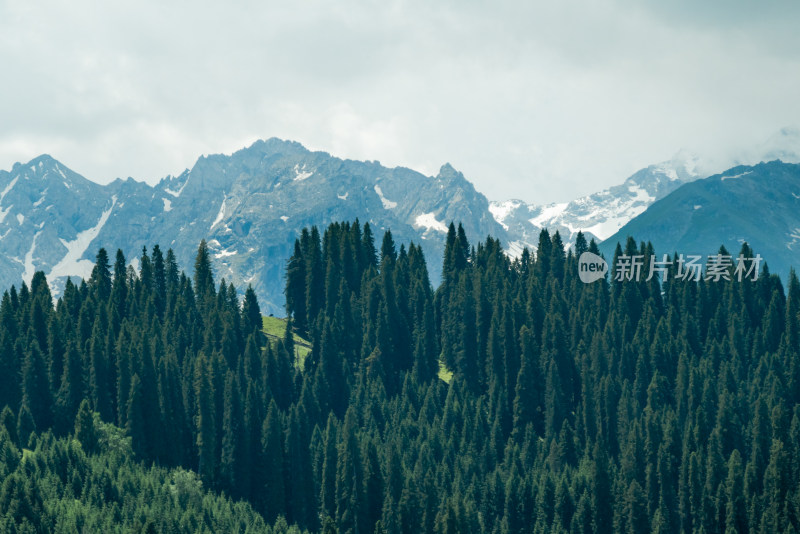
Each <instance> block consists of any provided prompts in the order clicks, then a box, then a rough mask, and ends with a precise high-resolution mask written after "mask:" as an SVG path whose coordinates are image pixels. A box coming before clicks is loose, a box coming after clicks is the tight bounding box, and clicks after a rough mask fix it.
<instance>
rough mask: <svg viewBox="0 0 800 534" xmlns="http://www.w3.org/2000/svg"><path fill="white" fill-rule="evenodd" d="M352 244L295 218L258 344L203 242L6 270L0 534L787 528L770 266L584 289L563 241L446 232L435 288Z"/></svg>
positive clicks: (350, 230) (792, 365)
mask: <svg viewBox="0 0 800 534" xmlns="http://www.w3.org/2000/svg"><path fill="white" fill-rule="evenodd" d="M375 239H376V238H375V236H374V235H373V232H372V229H371V228H370V226H369V225H366V224H365V225H363V226H362V225H361V224H359V222H358V221H355V222H353V223H336V224H333V225H331V226H329V227H328V228H326V229H324V231H323V234H322V235H320V233H319V230H318V229H317V228H315V227H314V228H310V229H307V230H304V231H303V232H302V235H301V236H300V238H299V239H298V240H297V241H296V243H295V247H294V253H293V255H292V256H291V258H289V259H288V263H287V265H286V271H285V272H286V302H287V321H286V330H285V333H284V334H283V336H278V338H275V337H274V336H273V337H268V336H266V335H265V334H264V332H263V328H262V315H261V311H260V309H259V305H258V302H257V299H256V297H255V293H254V292H253V290H252V289H251V288H247V289H246V290H245V291H243V293H242V294H243V297H240V293H239V292H238V291H237V288H235V287H233V286H232V285H230V284H228V283H226V282H225V280H219V281H217V280H215V277H214V273H213V270H212V266H211V259H210V253H209V251H208V249H207V247H206V244H205V242H203V243H201V244H200V246H199V248H198V251H197V256H196V260H195V264H194V266H193V272H192V274H191V276H188V275H186V274H184V273H183V272H180V270H179V268H178V266H177V263H176V260H175V256H174V254H173V253H172V251H167V252H166V254H164V253H163V252H162V250H161V249H160V248H159V247H158V246H153V247H152V249H151V250H149V251H148V250H146V249H145V250H143V251H142V254H141V256H140V258H138V260H139V269H138V270H134V269H133V268H132V267H130V266H129V265H128V263H127V260H126V258H125V257H124V256H123V254H122V253H121V252H117V254H116V257H115V259H114V261H113V264H112V260H111V258H110V257H109V256H108V253H107V251H106V250H104V249H101V250H100V251H99V252H98V253H97V256H96V265H95V267H94V270H93V271H92V274H91V277H90V278H89V279H88V280H84V281H80V282H79V283H73V282H68V283H67V284H66V287H65V288H64V291H63V295H62V296H61V297H60V298H59V299H58V300H57V301H56V302H55V304H54V301H53V298H52V294H51V292H50V289H49V286H48V283H47V280H46V279H45V276H44V274H43V273H41V272H37V273H36V274H35V275H34V276H33V279H32V281H31V283H30V286H28V285H27V284H25V283H23V284H21V285H20V287H19V288H16V287H12V288H9V289H8V290H7V291H5V293H3V296H2V302H0V410H2V412H1V413H0V532H4V533H6V532H7V533H16V532H25V533H27V532H64V533H67V532H84V531H85V532H115V531H119V532H241V533H245V532H247V533H250V532H276V533H277V532H298V533H299V532H303V531H308V532H323V533H326V534H330V533H335V532H338V533H342V534H345V533H348V534H349V533H353V534H372V533H378V534H382V533H386V534H398V533H404V534H406V533H409V534H411V533H414V534H415V533H421V532H434V533H439V534H453V533H457V532H464V533H477V532H487V533H517V532H520V533H547V532H556V533H558V532H568V533H584V532H625V533H641V532H687V533H688V532H704V533H708V534H711V533H720V534H723V533H724V534H730V533H737V532H742V533H744V532H746V533H790V532H798V531H800V282H798V280H797V278H796V276H795V274H794V272H792V273H791V274H790V276H789V279H788V281H787V282H786V286H784V283H782V281H781V280H780V279H779V278H778V277H777V276H775V275H769V273H768V272H765V270H764V269H762V272H761V275H760V276H759V277H758V279H757V280H754V281H753V280H749V279H745V280H743V281H741V282H740V281H737V280H736V279H735V278H734V279H733V280H731V281H725V280H721V281H718V282H714V281H705V280H703V279H702V278H701V279H700V280H699V281H684V280H678V279H676V278H675V276H674V274H675V273H674V272H672V271H670V272H669V273H668V276H666V277H665V278H666V279H665V280H664V281H663V283H660V282H659V281H658V279H657V278H653V279H652V280H650V281H644V280H642V281H635V280H630V281H629V280H625V281H621V282H620V281H616V280H614V279H613V277H610V279H606V280H601V281H598V282H596V283H593V284H584V283H582V282H581V281H580V280H579V278H578V267H577V257H578V256H579V255H580V254H581V253H582V252H584V251H587V250H589V251H593V252H597V248H596V246H595V244H594V242H592V243H588V244H587V243H586V240H585V239H584V238H583V237H582V236H581V235H579V236H578V240H577V242H576V244H575V246H574V247H573V248H571V249H570V251H569V252H568V253H565V251H564V247H563V244H562V241H561V238H560V236H559V235H558V233H556V234H554V235H553V236H550V235H549V234H548V233H547V231H542V233H541V235H540V239H539V246H538V249H537V250H536V251H535V254H534V253H532V252H529V251H527V250H526V251H524V252H523V254H522V256H521V257H520V258H519V259H517V260H513V261H512V260H510V259H509V258H508V257H507V256H506V255H505V254H504V252H503V249H502V247H501V244H500V242H499V241H498V240H495V239H493V238H491V237H488V238H487V239H486V240H485V241H484V242H481V243H473V244H471V243H469V242H468V240H467V237H466V235H465V233H464V231H463V229H462V228H461V227H460V226H459V227H458V228H456V227H455V226H454V225H451V226H450V228H449V232H448V236H447V244H446V249H445V251H444V262H443V265H442V267H441V269H442V271H441V273H442V283H441V285H440V286H439V287H438V288H436V289H434V288H433V287H432V286H431V283H430V282H429V274H428V268H429V266H428V265H427V264H426V261H425V258H424V257H423V255H422V252H421V249H420V248H419V247H418V246H417V245H414V244H409V245H407V246H406V244H398V243H395V242H394V240H393V238H392V235H391V233H390V232H386V233H385V234H384V235H383V236H382V240H380V244H379V245H378V244H376V241H375ZM623 253H626V254H628V255H634V254H643V255H645V258H649V257H650V255H651V254H652V253H653V248H652V246H651V245H650V244H637V243H636V242H635V241H634V240H633V239H629V240H628V242H627V243H626V244H625V246H624V247H618V248H617V254H616V255H620V254H623ZM742 253H743V254H744V256H745V257H752V256H753V253H752V251H750V250H749V248H748V247H747V245H743V249H742ZM614 263H616V262H614ZM431 268H437V269H438V266H436V267H433V266H431ZM646 269H647V264H645V271H646ZM295 336H299V337H302V338H304V339H309V340H310V341H311V344H312V349H311V351H310V352H309V353H308V354H307V355H306V354H303V356H302V357H300V356H298V354H299V353H298V351H296V349H295Z"/></svg>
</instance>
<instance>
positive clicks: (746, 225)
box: [600, 160, 800, 275]
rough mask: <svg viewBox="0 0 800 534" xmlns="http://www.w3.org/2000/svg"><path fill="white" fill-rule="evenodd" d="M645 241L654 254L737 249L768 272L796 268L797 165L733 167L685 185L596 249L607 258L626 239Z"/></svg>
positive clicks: (799, 220)
mask: <svg viewBox="0 0 800 534" xmlns="http://www.w3.org/2000/svg"><path fill="white" fill-rule="evenodd" d="M629 235H630V236H634V237H635V238H636V239H637V240H640V241H651V242H652V243H653V245H654V247H655V249H656V250H657V251H658V252H659V253H672V252H675V251H678V252H680V253H684V254H701V255H703V256H706V255H708V254H715V253H716V252H717V250H718V249H719V246H720V245H721V244H724V245H725V247H726V248H727V249H728V251H729V252H730V253H731V254H733V255H736V254H737V253H738V251H739V248H740V247H741V243H743V242H745V241H746V242H747V243H749V244H750V246H751V248H753V250H755V251H756V252H757V253H759V254H761V256H762V257H764V258H765V259H766V260H767V261H768V263H769V266H770V271H771V272H777V273H780V274H784V275H785V274H787V273H788V270H789V267H791V266H794V267H795V268H797V267H798V266H800V165H798V164H792V163H783V162H781V161H777V160H776V161H771V162H769V163H760V164H758V165H754V166H744V165H743V166H739V167H734V168H732V169H729V170H727V171H725V172H724V173H722V174H718V175H714V176H711V177H709V178H705V179H703V180H698V181H695V182H692V183H689V184H685V185H683V186H682V187H680V188H679V189H677V190H676V191H674V192H673V193H671V194H670V195H667V196H666V197H665V198H663V199H661V200H660V201H658V202H655V203H654V204H653V205H652V206H650V208H648V209H647V211H645V212H644V213H642V214H641V215H639V216H638V217H636V218H635V219H633V220H631V221H630V222H629V223H628V224H626V225H625V226H623V227H622V228H621V229H620V230H619V232H617V233H616V234H614V235H613V236H611V237H610V238H609V239H608V240H606V241H605V242H604V243H603V244H602V245H601V247H600V248H601V250H602V251H603V252H604V253H605V254H606V256H607V257H610V254H613V250H614V247H615V246H616V243H617V242H622V243H624V241H625V239H626V238H627V236H629Z"/></svg>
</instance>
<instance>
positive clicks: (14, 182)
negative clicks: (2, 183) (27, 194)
mask: <svg viewBox="0 0 800 534" xmlns="http://www.w3.org/2000/svg"><path fill="white" fill-rule="evenodd" d="M17 180H19V176H15V177H14V179H13V180H11V182H10V183H9V184H8V185H7V186H6V188H5V189H3V191H2V192H0V204H2V203H3V199H4V198H6V195H7V194H8V192H9V191H11V190H12V189H13V188H14V186H15V185H17Z"/></svg>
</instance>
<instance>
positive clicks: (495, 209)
mask: <svg viewBox="0 0 800 534" xmlns="http://www.w3.org/2000/svg"><path fill="white" fill-rule="evenodd" d="M523 204H524V202H522V201H521V200H505V201H503V202H492V203H490V204H489V212H490V213H491V214H492V217H494V220H495V221H497V222H498V223H500V226H502V227H503V228H505V229H506V230H508V225H507V224H505V223H504V222H503V221H505V220H506V217H508V215H509V214H510V213H512V212H513V211H514V210H516V209H518V208H519V207H520V206H522V205H523Z"/></svg>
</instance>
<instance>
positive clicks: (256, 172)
mask: <svg viewBox="0 0 800 534" xmlns="http://www.w3.org/2000/svg"><path fill="white" fill-rule="evenodd" d="M357 217H358V218H360V219H361V221H362V222H369V223H370V224H371V225H372V226H374V227H375V230H376V232H375V233H376V234H378V233H379V232H380V230H383V229H391V230H392V232H393V233H394V234H395V236H396V238H397V239H398V241H399V242H407V241H412V240H413V241H414V242H417V243H420V244H421V245H422V247H423V250H424V251H425V254H426V257H427V258H428V261H429V262H430V264H431V266H432V269H431V271H432V273H433V277H434V282H437V280H436V278H438V274H439V265H440V261H441V250H442V248H443V244H444V238H445V236H446V233H447V224H449V223H450V221H456V222H458V221H461V222H463V224H464V227H465V230H466V232H467V234H468V235H469V236H470V238H473V239H478V238H481V237H485V236H486V235H489V234H491V235H494V236H499V237H501V239H505V231H504V229H503V228H502V226H500V224H498V223H497V222H496V221H495V220H494V218H492V216H491V214H490V212H489V203H488V201H487V200H486V198H485V197H484V196H483V195H482V194H480V193H479V192H477V191H476V190H475V188H474V187H473V185H472V184H471V183H470V182H469V181H467V180H466V179H465V178H464V176H463V175H462V174H461V173H459V172H457V171H456V170H455V169H453V168H452V167H451V166H450V165H449V164H446V165H444V166H442V168H441V170H440V172H439V174H438V175H437V176H435V177H428V176H424V175H422V174H420V173H418V172H415V171H413V170H410V169H405V168H402V167H397V168H394V169H389V168H386V167H383V166H381V165H380V164H379V163H378V162H360V161H351V160H342V159H339V158H335V157H332V156H331V155H329V154H327V153H325V152H311V151H309V150H307V149H305V148H304V147H303V146H302V145H300V144H299V143H294V142H287V141H281V140H279V139H270V140H267V141H258V142H256V143H254V144H253V145H252V146H250V147H248V148H245V149H242V150H239V151H237V152H235V153H234V154H232V155H230V156H225V155H211V156H207V157H206V156H204V157H201V158H199V159H198V160H197V162H196V164H195V165H194V166H193V168H192V169H191V170H188V169H187V170H186V171H185V172H184V173H182V174H181V175H180V176H177V177H172V176H170V177H167V178H165V179H163V180H162V181H161V182H160V183H158V184H157V185H156V186H154V187H152V186H149V185H147V184H145V183H141V182H136V181H134V180H132V179H128V180H119V179H118V180H116V181H115V182H113V183H111V184H108V185H106V186H101V185H98V184H95V183H93V182H91V181H89V180H87V179H85V178H83V177H82V176H80V175H78V174H77V173H74V172H73V171H71V170H69V169H68V168H66V166H64V165H63V164H61V163H59V162H58V161H56V160H54V159H53V158H51V157H49V156H41V157H39V158H36V159H34V160H33V161H31V162H29V163H28V164H26V165H22V164H17V165H15V166H14V167H13V169H12V170H11V171H10V172H4V171H0V242H2V254H0V285H2V287H9V286H10V285H11V284H16V285H19V283H20V280H21V279H23V280H26V281H27V282H30V279H31V277H32V276H33V272H34V271H35V270H42V271H44V272H45V273H46V274H47V275H48V280H50V282H51V286H52V288H53V290H54V291H55V292H56V293H58V291H59V289H60V288H61V287H62V286H63V283H64V281H65V280H66V276H68V275H72V276H82V277H88V276H89V274H90V273H91V268H92V260H93V259H94V254H95V253H96V252H97V249H98V248H100V247H106V248H107V249H108V250H109V253H111V254H113V253H114V251H116V249H117V248H120V249H122V251H123V252H124V253H125V255H126V257H128V258H138V257H139V256H140V255H141V251H142V247H144V246H150V245H151V244H152V243H158V244H160V246H161V247H162V248H163V249H166V248H173V249H174V251H175V254H176V256H177V259H178V261H179V263H180V264H181V265H182V266H184V267H188V266H191V265H192V261H193V259H194V254H195V253H196V250H197V244H198V243H199V242H200V240H201V239H206V240H208V242H209V246H210V248H211V250H212V253H213V255H214V258H213V259H214V266H215V268H216V271H217V277H218V279H220V278H223V277H224V278H225V279H226V281H228V282H233V283H234V284H235V285H237V286H240V287H246V286H247V285H248V284H252V285H253V287H254V289H255V290H256V293H257V294H258V297H259V300H260V301H261V303H262V306H263V307H264V308H265V310H266V311H269V312H273V313H275V312H280V311H282V308H283V302H284V298H283V284H284V268H285V261H286V258H288V257H289V256H290V255H291V253H292V247H293V243H294V240H295V238H296V237H297V236H298V234H299V232H300V229H301V228H303V227H305V226H308V225H317V226H320V227H324V226H325V225H327V224H328V223H330V222H332V221H338V220H353V219H355V218H357ZM134 263H135V262H134Z"/></svg>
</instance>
